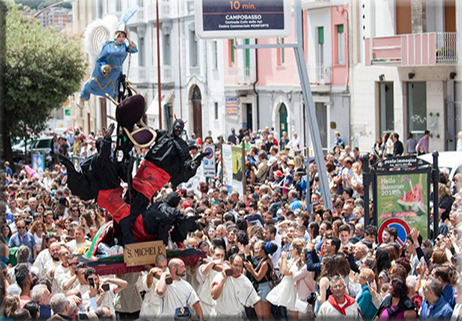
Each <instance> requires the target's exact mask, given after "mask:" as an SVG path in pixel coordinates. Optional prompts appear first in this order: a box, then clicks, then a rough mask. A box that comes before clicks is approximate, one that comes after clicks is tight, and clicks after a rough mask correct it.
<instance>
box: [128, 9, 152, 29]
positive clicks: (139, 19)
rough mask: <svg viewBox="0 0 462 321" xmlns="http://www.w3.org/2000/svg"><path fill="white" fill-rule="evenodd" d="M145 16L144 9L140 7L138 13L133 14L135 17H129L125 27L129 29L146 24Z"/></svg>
mask: <svg viewBox="0 0 462 321" xmlns="http://www.w3.org/2000/svg"><path fill="white" fill-rule="evenodd" d="M145 15H146V9H144V8H142V7H140V8H139V10H138V12H137V13H135V15H134V16H133V17H131V19H130V20H128V22H127V25H128V26H129V27H136V26H139V25H142V24H145V23H146V22H147V19H146V17H145Z"/></svg>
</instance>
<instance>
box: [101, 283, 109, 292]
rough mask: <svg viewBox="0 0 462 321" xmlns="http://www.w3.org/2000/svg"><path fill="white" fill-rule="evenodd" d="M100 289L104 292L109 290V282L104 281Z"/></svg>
mask: <svg viewBox="0 0 462 321" xmlns="http://www.w3.org/2000/svg"><path fill="white" fill-rule="evenodd" d="M101 289H103V291H104V292H107V291H109V289H110V287H109V284H107V283H105V284H103V285H102V286H101Z"/></svg>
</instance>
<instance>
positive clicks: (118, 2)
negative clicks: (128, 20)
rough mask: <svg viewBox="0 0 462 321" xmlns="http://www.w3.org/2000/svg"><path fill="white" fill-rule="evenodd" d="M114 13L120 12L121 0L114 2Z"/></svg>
mask: <svg viewBox="0 0 462 321" xmlns="http://www.w3.org/2000/svg"><path fill="white" fill-rule="evenodd" d="M115 11H116V12H120V11H122V0H116V10H115Z"/></svg>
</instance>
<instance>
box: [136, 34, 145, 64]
mask: <svg viewBox="0 0 462 321" xmlns="http://www.w3.org/2000/svg"><path fill="white" fill-rule="evenodd" d="M137 56H138V66H139V67H144V66H145V61H144V38H140V39H138V54H137Z"/></svg>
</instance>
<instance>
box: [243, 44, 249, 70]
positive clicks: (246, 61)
mask: <svg viewBox="0 0 462 321" xmlns="http://www.w3.org/2000/svg"><path fill="white" fill-rule="evenodd" d="M245 44H246V45H248V44H250V40H249V39H245ZM244 54H245V57H244V58H245V70H244V71H245V76H246V77H249V76H250V49H245V50H244Z"/></svg>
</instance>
